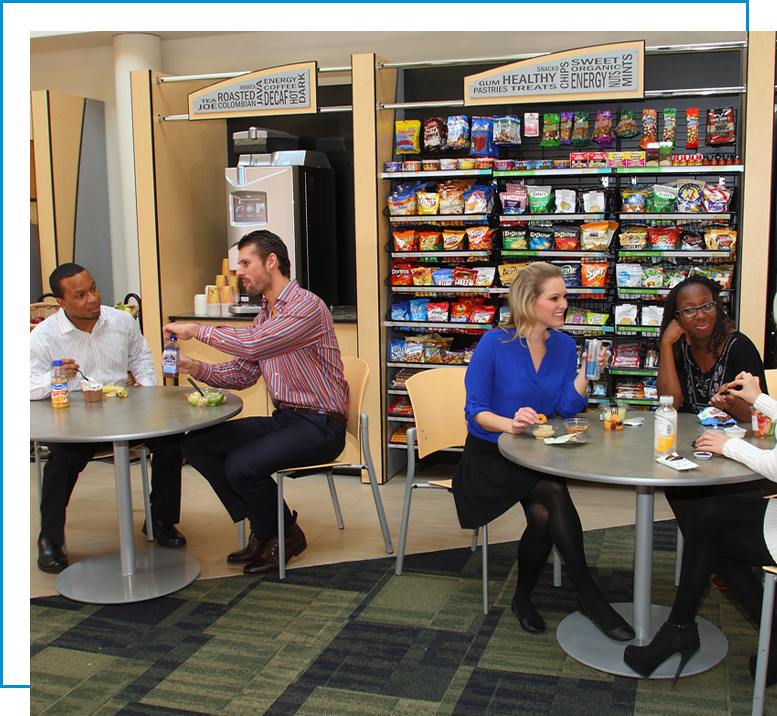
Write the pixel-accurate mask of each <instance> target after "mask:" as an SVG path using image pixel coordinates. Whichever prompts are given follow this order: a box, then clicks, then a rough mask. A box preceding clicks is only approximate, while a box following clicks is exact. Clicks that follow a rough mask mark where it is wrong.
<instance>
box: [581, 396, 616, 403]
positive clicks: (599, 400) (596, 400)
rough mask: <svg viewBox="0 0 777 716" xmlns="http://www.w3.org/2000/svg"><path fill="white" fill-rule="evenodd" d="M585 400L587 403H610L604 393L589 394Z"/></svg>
mask: <svg viewBox="0 0 777 716" xmlns="http://www.w3.org/2000/svg"><path fill="white" fill-rule="evenodd" d="M586 400H587V401H588V404H589V405H599V404H601V403H610V402H612V401H611V400H610V399H609V398H608V397H607V396H606V395H605V396H601V397H598V396H597V397H594V396H591V395H589V396H588V397H587V398H586Z"/></svg>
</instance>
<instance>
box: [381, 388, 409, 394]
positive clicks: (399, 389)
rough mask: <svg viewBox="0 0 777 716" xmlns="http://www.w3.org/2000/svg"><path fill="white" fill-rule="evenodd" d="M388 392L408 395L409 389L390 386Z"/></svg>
mask: <svg viewBox="0 0 777 716" xmlns="http://www.w3.org/2000/svg"><path fill="white" fill-rule="evenodd" d="M386 393H387V394H388V395H407V391H406V390H403V389H402V388H388V389H387V390H386Z"/></svg>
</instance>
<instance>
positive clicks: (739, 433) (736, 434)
mask: <svg viewBox="0 0 777 716" xmlns="http://www.w3.org/2000/svg"><path fill="white" fill-rule="evenodd" d="M723 432H724V433H725V434H726V435H728V436H729V437H730V438H743V437H745V435H746V434H747V430H745V429H744V428H740V427H739V425H730V426H728V427H727V428H725V429H724V430H723Z"/></svg>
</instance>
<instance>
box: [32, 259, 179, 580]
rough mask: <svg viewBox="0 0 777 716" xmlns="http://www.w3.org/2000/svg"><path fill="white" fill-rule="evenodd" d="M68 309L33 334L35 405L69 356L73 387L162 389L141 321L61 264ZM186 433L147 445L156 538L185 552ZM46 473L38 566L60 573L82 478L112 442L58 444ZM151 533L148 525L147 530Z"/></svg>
mask: <svg viewBox="0 0 777 716" xmlns="http://www.w3.org/2000/svg"><path fill="white" fill-rule="evenodd" d="M49 285H50V286H51V292H52V293H53V294H54V296H55V298H56V299H57V303H58V304H59V305H60V310H59V312H58V313H55V314H54V315H52V316H49V317H48V318H47V319H46V320H45V321H43V322H42V323H40V324H39V325H37V326H36V327H35V329H34V330H33V331H32V332H31V333H30V400H41V399H43V398H48V397H49V395H50V394H51V362H52V361H53V360H55V359H62V363H63V367H64V368H65V372H66V374H67V376H68V390H69V391H70V392H73V391H78V390H81V381H80V380H79V378H80V376H79V375H78V371H79V369H80V371H81V372H82V373H83V374H84V375H88V376H89V377H90V378H94V379H95V380H98V381H100V382H101V383H103V384H104V385H124V384H125V383H126V382H127V371H128V370H129V371H131V372H132V375H133V377H134V379H135V385H137V386H140V385H156V382H157V374H156V371H155V370H154V360H153V357H152V355H151V351H150V350H149V348H148V345H147V344H146V339H145V338H144V337H143V334H142V333H141V332H140V329H139V328H138V324H137V321H136V320H135V319H134V318H133V317H132V316H131V315H130V314H129V313H127V312H126V311H120V310H117V309H115V308H111V307H110V306H102V305H100V301H101V298H100V289H98V288H97V284H96V283H95V281H94V279H93V278H92V275H91V274H90V273H89V271H87V270H86V269H85V268H83V267H82V266H79V265H78V264H74V263H67V264H62V265H61V266H58V267H57V268H56V269H54V271H53V272H52V273H51V276H50V277H49ZM181 437H182V436H181V435H173V436H169V437H162V438H153V439H149V440H146V441H145V444H146V446H147V447H148V449H149V450H151V454H152V459H151V488H152V489H151V513H152V516H153V527H154V539H155V540H156V541H157V542H158V543H159V544H160V545H162V546H163V547H183V546H184V545H185V544H186V538H185V537H184V536H183V535H182V534H181V533H180V532H179V531H178V529H177V528H176V526H175V525H176V524H177V523H178V520H179V518H180V513H181V465H182V463H183V457H182V455H181ZM47 447H48V449H49V459H48V461H47V462H46V467H45V468H44V470H43V486H42V489H41V505H40V511H41V529H40V535H39V537H38V568H39V569H40V570H41V571H43V572H49V573H52V574H56V573H57V572H61V571H62V570H63V569H64V568H65V567H67V566H68V565H67V557H65V554H64V551H63V549H62V545H63V544H64V539H65V511H66V508H67V504H68V502H69V501H70V494H71V493H72V492H73V488H74V487H75V484H76V481H77V480H78V476H79V474H80V473H81V472H82V471H83V470H84V468H85V467H86V465H87V463H88V462H89V461H90V460H91V459H92V458H93V457H94V455H95V454H96V453H97V452H104V451H106V450H110V449H111V446H110V444H99V443H61V444H54V443H51V444H49V445H48V446H47ZM143 532H144V533H145V532H146V526H145V524H144V525H143Z"/></svg>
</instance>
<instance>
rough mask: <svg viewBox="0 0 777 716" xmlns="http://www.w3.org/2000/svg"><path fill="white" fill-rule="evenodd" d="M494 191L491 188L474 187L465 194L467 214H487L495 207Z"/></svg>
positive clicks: (465, 210)
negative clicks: (493, 200)
mask: <svg viewBox="0 0 777 716" xmlns="http://www.w3.org/2000/svg"><path fill="white" fill-rule="evenodd" d="M493 194H494V189H493V187H491V186H477V185H476V186H473V187H472V188H471V189H469V190H468V191H465V192H464V213H465V214H487V213H488V212H489V211H491V208H492V206H493V202H492V198H493Z"/></svg>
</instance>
